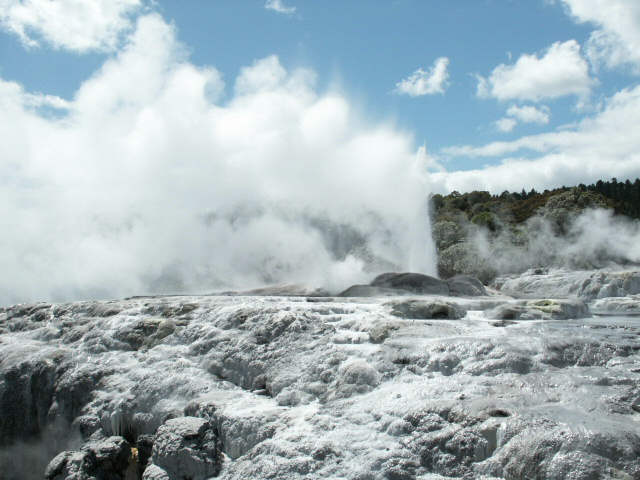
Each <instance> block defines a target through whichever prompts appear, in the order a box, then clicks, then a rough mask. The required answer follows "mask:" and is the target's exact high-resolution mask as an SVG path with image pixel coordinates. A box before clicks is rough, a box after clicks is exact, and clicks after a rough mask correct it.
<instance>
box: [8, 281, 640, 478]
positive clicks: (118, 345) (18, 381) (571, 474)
mask: <svg viewBox="0 0 640 480" xmlns="http://www.w3.org/2000/svg"><path fill="white" fill-rule="evenodd" d="M584 275H587V276H586V277H584V278H591V276H593V275H596V273H595V272H587V273H584ZM607 275H608V274H607ZM536 277H539V282H538V284H539V285H541V284H542V277H544V274H543V273H539V274H537V275H536ZM576 278H577V277H576ZM584 278H583V279H582V280H584ZM593 278H596V277H593ZM607 278H614V277H607ZM616 278H617V277H616ZM621 278H622V277H621ZM625 278H627V277H625ZM565 279H566V277H565ZM553 282H555V283H553V285H559V286H561V285H562V284H563V283H562V278H561V277H558V279H557V282H556V280H554V281H553ZM376 283H377V284H378V285H381V286H376V287H375V288H386V289H389V290H392V291H394V292H397V293H406V295H397V296H396V297H391V298H390V297H381V298H375V297H369V298H356V297H350V298H341V297H334V298H323V297H279V296H278V297H276V296H269V297H247V296H201V297H144V298H143V297H139V298H131V299H127V300H123V301H117V302H95V305H94V302H78V303H71V304H65V305H40V304H39V305H32V306H16V307H11V308H5V309H0V325H1V326H2V332H3V333H0V402H1V403H0V408H1V409H2V411H0V428H2V441H3V442H4V443H3V445H2V446H0V472H2V474H1V475H2V478H3V480H4V479H5V478H6V479H7V480H17V479H21V480H22V479H27V480H31V479H36V478H38V479H40V478H42V476H43V474H44V472H45V468H46V467H47V464H48V468H46V478H48V479H56V480H58V479H60V480H61V479H63V478H64V479H67V480H80V479H82V480H94V479H95V480H98V479H101V480H133V479H134V478H135V479H140V478H145V479H147V480H160V479H162V480H175V479H182V478H187V477H188V478H191V479H196V478H210V477H215V478H220V479H224V480H232V479H233V480H240V479H246V478H287V479H293V480H302V479H304V478H360V479H372V480H384V479H394V478H395V479H398V478H400V479H404V478H431V477H434V478H435V476H438V475H439V476H445V477H449V478H482V477H483V476H484V477H489V478H490V477H494V478H524V477H530V478H609V477H614V478H616V477H617V478H635V477H637V476H638V475H640V464H639V462H638V460H637V459H638V458H639V457H640V427H638V422H636V421H635V420H634V418H635V416H636V415H638V411H639V410H640V406H639V403H638V402H639V398H640V390H638V387H637V385H638V384H640V347H639V346H638V342H637V338H638V335H639V334H640V323H638V322H639V321H640V320H638V318H635V317H631V316H630V317H624V318H622V319H621V318H619V317H606V316H597V317H590V316H587V317H585V318H582V319H580V320H577V318H578V317H580V316H583V315H588V312H587V311H586V310H585V306H584V305H585V304H584V303H582V302H581V301H580V300H576V299H560V300H549V299H546V300H540V299H520V300H515V299H512V298H508V297H506V296H504V295H502V296H501V295H497V294H496V293H495V292H494V291H493V290H488V291H487V293H488V294H489V295H487V296H484V295H480V296H473V295H471V294H470V293H477V292H482V291H481V288H480V286H479V285H478V283H477V281H476V280H474V279H468V278H462V279H460V278H457V279H453V280H450V281H449V282H443V281H434V279H430V278H428V279H425V278H424V277H422V276H417V275H402V274H393V275H392V276H384V277H382V278H379V279H377V281H376ZM443 284H444V286H446V288H447V289H448V291H449V292H450V293H451V292H452V291H453V290H456V289H457V290H456V292H455V293H457V295H459V296H457V297H452V296H442V295H434V294H424V293H414V292H415V291H420V292H425V291H427V290H428V289H431V288H432V287H433V288H436V289H442V286H443ZM580 285H582V283H579V284H578V287H577V288H579V286H580ZM621 285H624V280H623V281H622V284H621ZM627 285H632V281H629V282H628V284H627ZM371 287H372V288H373V287H374V286H371ZM625 288H626V287H625ZM629 288H631V287H629ZM467 289H477V290H475V291H470V290H467ZM576 291H578V290H576ZM552 298H553V297H552ZM607 298H610V297H607ZM617 298H620V299H622V298H626V299H628V298H632V297H617ZM592 305H595V304H594V303H592ZM499 308H502V310H499ZM494 309H495V310H494ZM496 312H497V313H496ZM528 318H529V319H530V318H537V319H544V320H545V321H525V319H528ZM27 466H29V467H30V468H26V467H27ZM216 476H217V477H216Z"/></svg>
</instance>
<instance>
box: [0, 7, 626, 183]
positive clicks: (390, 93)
mask: <svg viewBox="0 0 640 480" xmlns="http://www.w3.org/2000/svg"><path fill="white" fill-rule="evenodd" d="M140 2H141V0H131V1H122V2H121V3H122V5H123V10H124V13H123V14H122V15H123V17H122V18H120V19H119V20H118V21H119V22H120V23H121V24H122V30H121V31H119V32H118V35H117V38H116V39H117V42H116V44H114V46H112V47H109V48H104V47H103V46H99V47H97V48H96V47H93V48H92V47H89V48H78V47H74V46H65V45H64V44H62V43H57V44H56V43H55V42H52V41H51V40H50V39H49V40H48V39H47V37H46V33H44V34H43V31H44V30H42V29H41V28H40V27H39V26H38V25H37V24H36V23H33V22H32V23H31V24H28V23H27V24H26V27H25V29H26V30H25V31H26V32H27V35H28V37H29V40H30V41H34V42H37V44H38V45H37V46H36V45H27V43H28V42H26V41H25V39H24V38H21V37H20V36H19V35H16V33H15V29H13V30H12V28H13V25H15V23H16V20H15V19H12V18H10V17H6V18H5V19H4V31H3V33H2V34H1V35H0V75H1V76H2V78H3V79H4V80H9V81H16V82H18V83H20V84H21V85H23V86H24V88H25V90H28V91H31V92H38V93H45V94H51V95H57V96H59V97H61V98H63V99H67V100H71V99H72V98H73V97H74V95H75V92H76V90H77V89H78V88H79V86H80V85H81V84H82V82H83V81H85V80H86V79H87V78H88V77H89V76H90V75H91V74H92V73H93V72H95V71H96V70H97V69H98V68H99V67H100V65H101V64H102V63H103V62H104V61H105V59H107V58H109V57H112V56H113V55H114V54H115V53H116V52H117V47H118V46H121V45H122V44H123V43H125V42H126V38H127V35H128V34H130V31H131V29H132V28H133V26H132V25H134V23H133V22H135V19H136V18H137V17H139V16H141V15H145V14H148V13H149V11H156V12H159V13H160V14H161V15H162V17H163V18H164V20H165V21H166V22H168V23H170V24H172V25H173V26H174V27H175V28H176V30H177V37H178V39H179V41H180V42H181V43H182V44H183V47H184V48H185V49H186V50H187V51H188V52H189V60H190V61H191V62H193V63H194V64H195V65H198V66H213V67H215V68H216V69H217V70H218V71H219V72H220V73H221V75H222V77H223V78H224V79H225V81H226V82H228V83H230V82H232V81H233V79H234V78H235V77H236V76H237V75H238V73H239V71H240V69H241V68H242V67H245V66H247V65H249V64H251V63H252V62H254V61H255V60H257V59H261V58H264V57H267V56H269V55H277V56H278V58H279V60H280V62H281V64H282V66H283V67H284V68H286V69H294V68H299V67H305V68H308V69H311V70H313V71H314V72H315V74H316V75H317V89H318V90H319V91H323V90H329V89H333V90H336V89H337V90H340V91H341V92H343V94H344V95H346V96H347V97H348V98H349V99H350V101H351V102H352V104H353V106H354V108H356V109H358V110H359V111H360V112H361V114H362V115H363V116H366V117H367V118H369V119H371V120H372V121H380V122H392V123H393V124H395V125H396V126H397V128H398V129H401V130H403V131H407V132H409V133H410V134H412V135H413V138H414V141H415V144H416V146H419V145H423V144H424V145H426V147H427V150H428V152H429V153H430V154H431V155H433V156H434V157H437V158H438V160H439V162H440V164H441V165H442V166H443V167H444V168H445V169H446V170H450V171H455V170H469V169H475V168H479V167H482V166H483V165H488V164H489V165H492V164H498V163H500V162H501V161H502V160H504V157H501V156H500V155H497V156H494V157H482V158H480V159H479V158H474V157H472V156H459V155H450V152H448V151H447V150H445V149H446V148H447V147H451V146H456V145H475V146H479V145H484V144H489V143H491V142H494V141H510V140H516V139H518V138H520V137H522V136H526V135H535V134H538V133H543V132H550V131H555V130H556V129H558V128H559V127H560V128H562V127H564V126H566V125H571V124H574V123H575V122H579V121H580V120H581V119H582V118H585V117H589V116H593V115H594V114H597V111H598V109H599V108H602V103H603V102H604V101H606V99H607V98H609V97H611V96H612V95H614V94H615V93H616V92H617V91H619V90H621V89H623V88H626V87H631V86H634V85H636V84H637V78H638V77H637V75H636V73H637V68H636V67H635V66H634V63H633V61H630V62H623V64H622V65H618V66H616V67H614V68H606V67H605V68H603V67H602V66H601V65H597V64H595V63H594V62H592V61H591V59H590V58H588V55H587V52H586V49H587V45H588V43H589V38H590V36H591V35H593V33H594V32H596V31H598V30H599V26H601V25H599V23H598V22H602V21H603V20H602V19H601V18H599V17H598V15H601V14H600V13H598V11H597V10H598V9H603V8H605V9H606V8H610V9H614V8H617V6H616V5H614V4H616V3H619V4H620V5H622V7H624V8H628V9H629V12H628V14H629V15H630V16H631V17H636V20H637V16H638V13H637V10H638V9H637V5H636V4H635V2H633V1H632V0H628V1H625V0H616V2H610V3H607V2H604V3H603V2H598V1H595V0H584V1H582V2H581V1H580V0H570V1H569V0H567V1H561V0H558V1H555V2H554V1H549V0H534V1H531V0H528V1H518V0H510V1H507V0H504V1H498V0H483V1H458V2H442V1H429V2H426V1H420V0H394V1H375V2H374V1H364V0H361V1H348V2H330V1H329V2H317V1H302V0H288V3H284V2H281V3H276V8H265V6H266V5H265V2H264V1H262V0H246V1H242V2H232V1H224V0H220V1H190V2H188V4H185V2H180V1H171V0H157V1H156V2H155V3H153V4H151V3H147V4H142V3H140ZM5 3H6V4H7V7H5V8H6V9H7V10H8V11H10V9H11V8H13V7H12V5H14V4H23V5H25V4H26V5H29V4H30V3H31V4H33V5H34V6H33V8H37V7H38V5H37V4H38V3H39V2H38V1H35V0H34V1H32V2H29V1H22V2H18V1H17V0H5ZM62 3H64V2H62ZM70 3H71V4H73V2H70ZM116 3H117V2H116ZM128 3H129V4H132V5H133V6H132V7H131V8H130V9H129V10H126V9H125V7H126V5H127V4H128ZM267 3H268V2H267ZM581 4H584V5H581ZM185 5H187V6H185ZM279 5H281V6H282V8H280V9H278V8H277V7H278V6H279ZM602 5H605V6H604V7H603V6H602ZM606 5H608V6H606ZM634 5H635V6H634ZM589 8H591V9H592V11H591V12H588V11H587V13H586V14H585V13H584V12H582V11H580V10H579V9H587V10H588V9H589ZM572 9H573V10H572ZM278 10H281V11H278ZM576 11H578V12H579V13H580V14H581V15H582V17H578V16H577V15H574V14H573V12H576ZM67 14H68V12H67ZM585 19H586V20H585ZM605 20H606V18H605ZM11 22H14V23H13V24H12V23H11ZM89 23H90V22H89ZM54 26H55V25H54ZM54 26H52V27H51V28H53V27H54ZM633 27H637V25H632V26H631V28H633ZM44 28H46V25H45V27H44ZM601 30H604V31H606V28H605V29H601ZM634 35H638V32H630V33H629V35H628V36H627V37H629V38H631V40H633V39H634V38H636V37H635V36H634ZM572 40H573V41H575V42H577V46H578V48H579V50H578V51H577V53H576V55H577V56H578V57H580V58H582V59H583V60H584V62H585V66H587V67H586V68H588V71H587V73H586V74H587V76H588V78H589V80H590V81H591V82H592V84H591V86H590V87H589V88H588V91H587V92H586V93H585V94H582V93H581V94H575V93H568V94H566V95H558V96H556V97H554V98H545V97H544V96H543V97H542V98H541V99H539V100H536V101H530V99H528V98H526V95H520V96H518V95H516V96H514V97H512V98H509V99H506V100H505V99H496V98H479V97H478V95H477V88H478V80H477V75H482V76H484V77H487V76H489V75H490V73H491V72H492V71H493V70H494V69H495V68H496V67H497V66H498V65H501V64H503V65H507V66H509V65H513V64H514V63H515V62H516V61H517V60H518V58H520V56H522V55H537V56H538V57H539V58H542V57H543V56H544V54H545V52H546V51H547V49H548V48H549V47H550V46H551V45H552V44H554V42H567V41H572ZM625 40H627V39H625V38H623V39H621V40H620V41H621V42H624V41H625ZM439 58H446V59H447V60H448V65H447V67H446V74H447V78H446V80H445V81H444V84H443V86H442V88H441V89H440V90H438V91H436V92H434V93H430V94H429V93H427V94H425V95H420V96H410V95H407V94H400V93H398V91H397V89H396V84H397V83H398V82H400V81H401V80H403V79H405V78H407V77H409V76H410V75H411V74H412V73H413V72H415V71H416V70H417V69H422V70H423V71H426V72H427V73H428V71H429V68H431V67H433V65H434V62H436V61H437V59H439ZM578 81H580V80H578ZM533 88H535V86H534V87H533ZM232 94H233V92H231V91H229V89H227V91H226V92H225V95H226V97H225V98H227V99H228V98H229V97H230V96H231V95H232ZM510 107H511V108H512V110H511V112H512V114H511V115H509V114H507V112H508V111H509V108H510ZM522 107H526V108H528V109H529V111H530V113H533V114H534V116H535V112H533V111H532V110H531V108H532V107H533V108H535V109H536V110H537V111H538V112H543V114H542V115H540V114H538V119H537V120H536V121H531V119H529V121H522V120H518V119H517V118H516V117H514V116H513V113H514V110H513V109H514V108H516V109H521V108H522ZM505 119H506V120H505ZM523 156H524V157H527V156H529V153H527V152H524V153H523ZM576 180H581V179H576ZM517 187H518V186H517V185H514V187H513V188H516V189H517Z"/></svg>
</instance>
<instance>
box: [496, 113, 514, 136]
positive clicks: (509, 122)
mask: <svg viewBox="0 0 640 480" xmlns="http://www.w3.org/2000/svg"><path fill="white" fill-rule="evenodd" d="M517 124H518V121H517V120H515V119H513V118H509V117H504V118H501V119H500V120H497V121H496V128H497V129H498V130H499V131H501V132H505V133H507V132H510V131H512V130H513V129H514V128H515V126H516V125H517Z"/></svg>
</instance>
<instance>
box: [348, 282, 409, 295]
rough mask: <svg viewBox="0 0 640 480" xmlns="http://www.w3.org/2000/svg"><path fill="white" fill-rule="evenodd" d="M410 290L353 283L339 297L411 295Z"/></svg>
mask: <svg viewBox="0 0 640 480" xmlns="http://www.w3.org/2000/svg"><path fill="white" fill-rule="evenodd" d="M409 294H410V292H404V291H398V290H396V289H395V288H384V287H373V286H371V285H352V286H350V287H349V288H347V289H346V290H345V291H343V292H341V293H339V294H338V296H339V297H393V296H396V295H409Z"/></svg>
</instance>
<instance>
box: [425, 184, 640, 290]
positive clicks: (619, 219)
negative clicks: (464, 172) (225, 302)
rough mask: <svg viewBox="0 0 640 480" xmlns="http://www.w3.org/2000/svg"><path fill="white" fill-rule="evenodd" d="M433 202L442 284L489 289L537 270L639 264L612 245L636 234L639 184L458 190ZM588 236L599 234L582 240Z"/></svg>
mask: <svg viewBox="0 0 640 480" xmlns="http://www.w3.org/2000/svg"><path fill="white" fill-rule="evenodd" d="M431 202H432V209H431V211H432V216H433V218H432V222H433V223H432V226H433V236H434V240H435V243H436V249H437V251H438V270H439V274H440V275H441V276H442V277H445V278H446V277H450V276H452V275H455V274H458V273H473V274H475V275H478V276H479V277H480V278H481V279H482V280H483V281H485V282H488V281H491V280H492V279H493V278H494V277H495V276H496V275H498V274H500V273H514V272H521V271H524V270H526V269H527V268H532V267H548V266H567V267H570V268H597V267H602V266H606V265H607V264H609V263H612V262H615V263H635V262H637V261H638V258H636V255H635V252H628V254H627V253H625V252H620V251H618V250H620V249H619V248H617V247H616V246H615V245H613V244H612V242H613V238H614V237H615V236H618V235H621V234H622V235H623V236H625V235H626V234H627V233H628V234H629V235H631V236H634V235H635V234H636V232H637V222H633V220H637V219H639V218H640V179H636V180H635V181H634V182H631V181H630V180H627V181H625V182H618V181H617V179H615V178H613V179H611V180H610V181H606V182H605V181H598V182H597V183H595V184H592V185H583V184H581V185H578V186H575V187H565V186H562V187H560V188H556V189H553V190H545V191H544V192H536V191H535V190H531V191H530V192H528V193H527V192H526V191H524V190H523V191H522V192H521V193H517V192H507V191H505V192H503V193H501V194H500V195H492V194H490V193H489V192H486V191H473V192H469V193H459V192H456V191H454V192H452V193H450V194H449V195H446V196H445V195H433V196H432V197H431ZM611 228H616V231H612V230H611ZM587 230H592V231H595V232H597V233H598V234H599V235H595V237H597V238H592V237H594V235H588V236H585V233H586V231H587ZM604 232H608V233H611V235H609V239H608V240H607V239H603V238H601V237H602V235H601V234H602V233H604ZM585 237H591V238H585ZM625 238H626V237H625ZM586 240H598V241H588V242H585V241H586ZM578 246H580V247H582V248H578Z"/></svg>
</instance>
